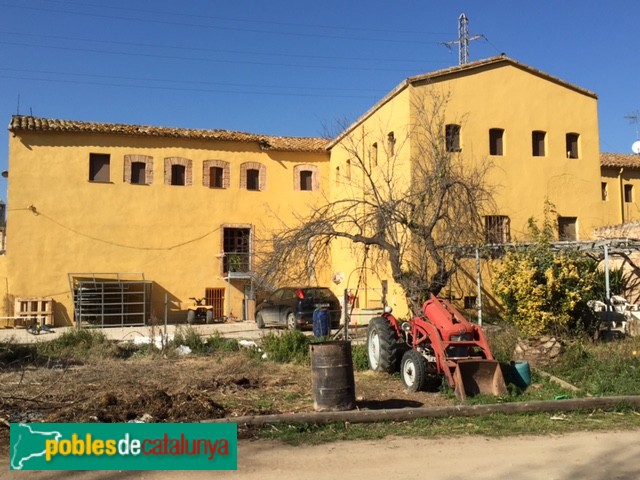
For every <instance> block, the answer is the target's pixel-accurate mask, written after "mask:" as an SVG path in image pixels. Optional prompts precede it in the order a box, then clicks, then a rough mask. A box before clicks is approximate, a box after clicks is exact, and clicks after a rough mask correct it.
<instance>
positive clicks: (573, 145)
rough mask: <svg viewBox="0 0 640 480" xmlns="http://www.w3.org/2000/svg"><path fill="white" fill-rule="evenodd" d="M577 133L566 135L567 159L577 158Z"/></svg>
mask: <svg viewBox="0 0 640 480" xmlns="http://www.w3.org/2000/svg"><path fill="white" fill-rule="evenodd" d="M579 138H580V136H579V135H578V134H577V133H567V158H578V139H579Z"/></svg>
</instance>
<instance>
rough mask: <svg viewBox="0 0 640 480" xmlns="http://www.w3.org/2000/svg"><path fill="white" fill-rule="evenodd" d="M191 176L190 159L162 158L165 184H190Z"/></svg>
mask: <svg viewBox="0 0 640 480" xmlns="http://www.w3.org/2000/svg"><path fill="white" fill-rule="evenodd" d="M192 178H193V176H192V167H191V160H189V159H187V158H181V157H168V158H165V159H164V183H165V185H191V179H192Z"/></svg>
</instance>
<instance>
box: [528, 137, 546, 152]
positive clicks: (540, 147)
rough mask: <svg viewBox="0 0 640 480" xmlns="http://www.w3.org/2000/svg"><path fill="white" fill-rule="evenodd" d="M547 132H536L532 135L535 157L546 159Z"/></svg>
mask: <svg viewBox="0 0 640 480" xmlns="http://www.w3.org/2000/svg"><path fill="white" fill-rule="evenodd" d="M545 137H546V133H545V132H541V131H535V132H533V133H532V134H531V151H532V153H533V156H534V157H544V156H545V151H544V140H545Z"/></svg>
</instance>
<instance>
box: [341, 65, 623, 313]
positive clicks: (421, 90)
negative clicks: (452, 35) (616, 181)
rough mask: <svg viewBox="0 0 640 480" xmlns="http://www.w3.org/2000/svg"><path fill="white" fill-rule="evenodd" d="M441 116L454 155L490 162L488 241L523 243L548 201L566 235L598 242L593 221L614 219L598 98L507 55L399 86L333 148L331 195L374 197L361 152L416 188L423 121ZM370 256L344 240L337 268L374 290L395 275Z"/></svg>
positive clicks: (391, 297)
mask: <svg viewBox="0 0 640 480" xmlns="http://www.w3.org/2000/svg"><path fill="white" fill-rule="evenodd" d="M443 107H444V108H443ZM436 110H437V113H436V112H435V111H436ZM436 114H440V115H442V124H441V127H442V130H441V131H440V132H439V134H440V135H442V137H446V142H447V145H446V148H447V150H448V151H449V152H450V153H451V155H455V156H458V158H460V159H461V160H462V161H463V162H466V163H467V164H468V165H470V166H471V165H475V166H478V165H481V164H482V163H484V164H486V165H487V166H488V175H487V180H488V183H489V184H490V185H492V186H493V187H494V192H493V196H494V200H495V204H494V206H493V207H491V209H490V210H487V211H485V212H484V215H485V217H484V221H485V229H486V240H487V242H490V243H507V242H512V241H518V240H524V239H525V235H526V233H527V224H528V219H529V218H530V217H537V218H538V219H541V218H542V217H543V209H544V205H545V201H546V200H548V201H550V202H551V203H552V204H553V205H555V208H556V210H557V215H558V218H557V220H558V225H559V232H558V237H559V239H561V240H584V239H588V238H591V237H592V231H593V229H594V227H598V226H601V225H604V224H606V223H607V222H609V221H610V219H609V218H610V217H609V215H610V214H611V212H610V211H607V210H605V209H604V207H603V202H602V200H601V191H600V188H601V185H600V184H601V179H600V152H599V139H598V115H597V97H596V95H595V94H594V93H592V92H590V91H587V90H585V89H583V88H580V87H577V86H575V85H572V84H570V83H567V82H565V81H562V80H560V79H558V78H555V77H552V76H550V75H548V74H546V73H543V72H540V71H538V70H536V69H533V68H531V67H528V66H526V65H523V64H521V63H518V62H516V61H514V60H512V59H510V58H507V57H504V56H499V57H494V58H490V59H487V60H483V61H478V62H474V63H470V64H466V65H462V66H458V67H453V68H449V69H446V70H441V71H437V72H433V73H429V74H426V75H421V76H416V77H412V78H409V79H407V80H405V81H404V82H403V83H401V84H400V85H398V86H397V87H396V88H395V89H394V90H393V91H392V92H390V93H389V94H388V95H387V96H386V97H385V98H383V99H382V100H381V101H380V102H378V103H377V104H376V105H375V106H374V107H373V108H372V109H370V110H369V111H368V112H367V113H366V114H364V115H363V116H362V117H361V118H360V119H358V120H357V121H356V122H355V123H353V124H352V125H350V126H349V127H348V128H347V129H346V130H345V131H344V132H343V133H342V135H340V136H339V137H338V138H336V139H335V140H334V141H333V142H332V143H331V144H330V148H331V171H332V172H333V175H334V183H333V184H332V188H331V194H332V199H334V200H335V199H338V198H344V197H349V196H354V195H355V196H357V195H360V196H362V195H366V192H363V191H362V182H361V181H360V180H361V179H360V178H358V174H357V173H354V171H353V165H351V163H352V162H353V157H354V154H355V152H358V151H359V152H361V157H362V158H369V159H374V162H373V163H374V164H375V165H376V166H375V167H372V169H373V171H374V172H375V170H376V169H377V170H380V171H384V170H385V168H388V165H389V162H391V161H392V162H393V172H394V176H396V177H397V178H400V179H401V181H400V182H399V183H400V184H401V183H402V182H404V183H405V185H408V184H410V182H411V181H412V178H414V177H415V175H414V170H413V169H414V168H415V167H414V166H412V165H413V164H412V163H411V162H412V161H414V160H413V159H415V158H417V157H419V156H420V148H422V146H423V142H424V140H425V135H424V127H421V124H422V122H421V121H420V117H425V116H429V115H436ZM417 126H418V127H417ZM432 127H433V124H431V126H430V127H429V128H432ZM369 162H371V160H369ZM374 174H375V173H374ZM362 258H363V254H362V252H360V255H354V252H353V251H349V250H347V249H346V248H344V244H343V245H341V246H339V247H337V248H334V250H333V268H334V270H335V271H340V272H344V274H345V275H346V276H348V275H350V272H353V271H354V270H358V269H361V270H363V271H364V272H368V273H366V275H364V277H365V280H366V281H365V290H366V289H367V288H373V290H374V291H375V290H376V289H377V288H379V287H380V286H381V281H382V280H390V275H389V272H384V273H382V272H380V271H379V270H378V271H376V272H375V274H374V269H373V268H369V267H367V266H366V264H365V267H364V268H363V266H362V264H361V263H359V262H362ZM385 275H386V277H385ZM456 281H457V282H458V283H460V284H461V285H460V288H461V289H462V290H463V291H462V292H460V293H457V294H456V295H459V296H458V299H459V300H461V303H462V296H464V297H467V300H471V299H473V300H475V297H474V296H475V282H474V281H473V275H470V276H468V278H467V279H466V280H465V279H464V278H461V279H456ZM349 287H352V285H349ZM373 296H374V297H375V298H373V299H365V300H366V301H365V304H369V303H376V301H377V298H379V295H375V294H374V295H373ZM387 301H389V303H390V304H391V305H392V306H395V307H396V308H397V310H396V311H397V312H398V313H399V315H401V316H403V315H406V314H407V313H408V312H406V304H405V302H404V299H403V292H402V291H401V290H400V289H399V288H397V286H394V285H393V284H390V285H389V291H388V298H387Z"/></svg>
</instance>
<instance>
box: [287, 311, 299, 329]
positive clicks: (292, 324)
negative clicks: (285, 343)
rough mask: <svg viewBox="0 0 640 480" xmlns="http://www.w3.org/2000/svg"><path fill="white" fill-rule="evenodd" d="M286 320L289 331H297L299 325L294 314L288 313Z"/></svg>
mask: <svg viewBox="0 0 640 480" xmlns="http://www.w3.org/2000/svg"><path fill="white" fill-rule="evenodd" d="M285 319H286V321H287V328H288V329H289V330H295V329H297V328H298V324H297V323H296V316H295V315H294V314H293V312H289V313H287V316H286V317H285Z"/></svg>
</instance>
